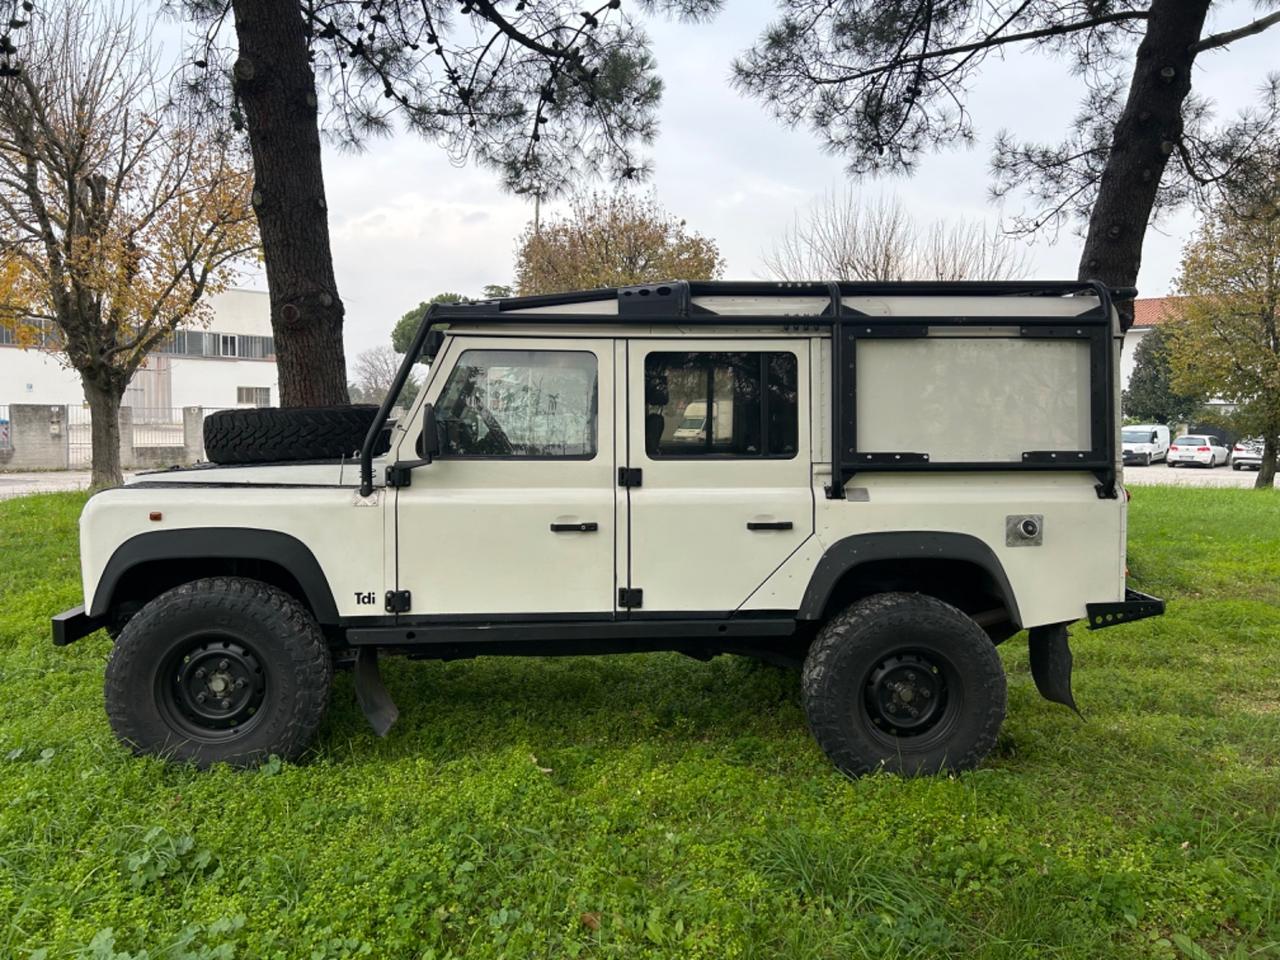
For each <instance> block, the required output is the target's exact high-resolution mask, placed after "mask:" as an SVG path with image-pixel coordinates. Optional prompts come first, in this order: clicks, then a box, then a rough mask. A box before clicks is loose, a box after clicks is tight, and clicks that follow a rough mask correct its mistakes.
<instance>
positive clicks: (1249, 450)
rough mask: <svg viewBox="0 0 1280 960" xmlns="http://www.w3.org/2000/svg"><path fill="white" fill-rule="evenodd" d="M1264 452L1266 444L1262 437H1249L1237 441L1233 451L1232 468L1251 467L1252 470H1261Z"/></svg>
mask: <svg viewBox="0 0 1280 960" xmlns="http://www.w3.org/2000/svg"><path fill="white" fill-rule="evenodd" d="M1263 452H1264V444H1263V442H1262V438H1261V437H1249V438H1247V439H1245V440H1238V441H1236V445H1235V447H1234V448H1233V449H1232V451H1231V469H1233V470H1243V469H1244V468H1245V467H1249V468H1250V469H1252V470H1261V469H1262V454H1263Z"/></svg>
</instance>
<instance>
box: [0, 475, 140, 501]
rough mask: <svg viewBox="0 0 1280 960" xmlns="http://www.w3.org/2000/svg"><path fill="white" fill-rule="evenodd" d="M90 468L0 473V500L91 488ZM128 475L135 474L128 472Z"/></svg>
mask: <svg viewBox="0 0 1280 960" xmlns="http://www.w3.org/2000/svg"><path fill="white" fill-rule="evenodd" d="M89 476H90V474H89V471H88V470H43V471H33V472H31V473H0V500H8V499H10V498H11V497H21V496H23V495H25V494H28V493H56V492H58V491H62V490H87V489H89ZM125 476H126V477H131V476H133V474H131V473H126V474H125Z"/></svg>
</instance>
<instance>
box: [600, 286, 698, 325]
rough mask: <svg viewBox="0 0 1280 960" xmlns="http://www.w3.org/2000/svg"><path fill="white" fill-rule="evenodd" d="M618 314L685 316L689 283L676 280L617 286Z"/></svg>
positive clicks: (687, 306) (687, 313)
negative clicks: (633, 285)
mask: <svg viewBox="0 0 1280 960" xmlns="http://www.w3.org/2000/svg"><path fill="white" fill-rule="evenodd" d="M618 314H619V316H624V317H687V316H688V315H689V284H688V283H686V282H685V281H683V280H676V281H673V282H671V283H646V284H643V285H640V286H635V287H619V288H618Z"/></svg>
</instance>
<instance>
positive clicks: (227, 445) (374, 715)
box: [53, 282, 1164, 775]
mask: <svg viewBox="0 0 1280 960" xmlns="http://www.w3.org/2000/svg"><path fill="white" fill-rule="evenodd" d="M1131 296H1133V291H1132V290H1125V291H1111V290H1108V289H1107V288H1106V287H1104V286H1102V285H1101V284H1098V283H1078V282H1052V283H1040V282H1016V283H895V284H866V283H830V284H823V283H804V284H777V283H685V282H672V283H664V284H654V285H650V286H641V287H626V288H621V289H617V290H590V291H585V292H580V293H568V294H560V295H554V296H541V297H525V298H516V299H507V300H496V301H487V302H482V303H469V304H459V305H437V306H434V307H432V308H431V310H430V311H429V312H428V314H427V316H426V318H425V320H424V322H423V325H422V327H421V329H420V330H419V331H418V334H417V337H416V340H415V342H414V344H413V347H412V348H411V350H410V352H409V354H408V356H407V357H406V360H405V363H404V365H403V366H402V368H401V369H400V371H399V375H398V377H397V380H396V385H395V389H394V390H393V391H392V394H391V396H389V397H388V398H387V400H386V401H385V402H384V403H383V404H382V407H381V408H380V409H377V410H374V409H372V408H364V409H361V408H342V409H325V410H256V411H229V412H226V413H222V414H216V415H214V416H212V417H211V418H209V420H208V422H207V424H206V447H207V452H208V455H209V458H210V460H212V461H214V462H213V463H210V464H201V465H199V466H196V467H191V468H186V469H173V470H168V471H164V472H158V473H150V474H143V475H141V476H139V477H137V478H136V479H135V480H133V481H132V482H131V483H128V484H126V485H125V486H123V487H120V488H117V489H113V490H107V491H105V492H102V493H99V494H97V495H96V496H94V497H93V498H92V499H91V500H90V501H89V503H88V505H87V506H86V507H85V510H84V514H83V516H82V518H81V521H80V526H81V563H82V566H83V575H84V596H85V605H84V606H83V607H77V608H75V609H74V610H68V611H66V612H65V613H62V614H60V615H58V616H57V617H55V618H54V621H53V638H54V642H55V643H57V644H65V643H70V642H71V641H73V640H76V639H77V638H79V637H83V636H85V635H87V634H89V633H91V632H93V631H95V630H98V629H100V628H104V627H105V628H106V629H107V630H108V631H109V632H110V633H111V634H112V635H113V636H114V637H115V646H114V649H113V650H112V652H111V656H110V659H109V661H108V663H107V668H106V706H107V713H108V715H109V717H110V722H111V726H112V728H113V729H114V730H115V732H116V734H117V735H118V736H119V737H120V739H121V740H123V741H124V742H125V743H127V744H128V745H129V746H130V747H132V748H133V749H134V750H135V751H137V752H139V753H151V754H161V755H164V756H167V757H172V758H175V759H179V760H187V761H192V762H195V763H197V764H200V765H208V764H211V763H216V762H219V761H225V762H228V763H232V764H241V765H246V764H253V763H256V762H259V761H261V760H262V759H263V758H265V757H266V756H268V755H270V754H277V755H280V756H282V757H286V758H292V757H298V756H299V755H300V754H302V753H303V752H304V751H305V749H306V747H307V745H308V743H309V741H310V740H311V739H312V737H313V735H314V734H315V732H316V730H317V727H318V726H319V724H320V722H321V719H322V717H323V714H324V711H325V707H326V705H327V703H328V699H329V692H330V685H331V680H332V672H333V667H334V664H338V665H340V666H351V667H353V668H354V670H355V689H356V693H357V697H358V699H359V700H360V703H361V705H362V707H363V709H364V710H365V712H366V714H367V716H368V717H369V719H370V721H371V722H372V724H373V726H374V728H375V729H376V730H377V731H378V732H379V733H386V731H387V729H388V728H389V727H390V726H391V724H392V722H393V721H394V720H395V717H396V715H397V710H396V707H395V705H394V704H393V703H392V702H391V700H390V698H389V697H388V695H387V692H386V690H385V688H384V687H383V685H382V682H381V679H380V677H379V674H378V656H379V655H380V654H389V653H399V654H406V655H408V656H410V657H418V658H438V659H452V658H463V657H475V656H481V655H509V654H536V655H547V654H598V653H627V652H636V651H652V650H675V651H679V652H681V653H685V654H688V655H690V656H693V657H697V658H708V657H711V656H714V655H716V654H720V653H736V654H745V655H749V656H757V657H762V658H765V659H769V660H773V661H781V662H790V663H795V664H803V674H802V677H803V679H802V696H803V701H804V709H805V712H806V714H807V716H808V720H809V725H810V727H811V729H812V731H813V734H814V736H815V737H816V738H817V741H818V743H819V744H820V746H821V747H822V749H823V750H824V751H825V752H826V754H827V756H829V757H830V758H831V760H832V762H833V763H834V764H835V765H836V766H837V767H838V768H839V769H840V770H842V771H844V772H845V773H847V774H850V775H857V774H861V773H865V772H867V771H870V770H875V769H877V768H880V767H883V768H886V769H888V770H892V771H900V772H903V773H908V774H914V773H922V772H933V771H939V770H956V769H963V768H966V767H972V766H974V765H975V764H977V763H978V762H979V761H980V760H981V759H982V758H983V756H984V755H985V754H986V753H987V752H988V751H989V750H990V749H991V747H992V745H993V744H994V743H995V740H996V735H997V732H998V731H999V729H1000V724H1001V721H1002V720H1003V718H1004V714H1005V703H1006V696H1005V677H1004V673H1003V671H1002V668H1001V663H1000V660H999V658H998V657H997V656H996V650H995V647H996V644H998V643H1000V642H1002V641H1003V640H1005V639H1007V638H1008V637H1010V636H1012V635H1013V634H1015V633H1017V632H1018V631H1019V630H1024V629H1025V630H1027V631H1028V636H1029V642H1030V653H1031V667H1032V671H1033V674H1034V677H1035V682H1036V685H1037V686H1038V688H1039V690H1040V692H1041V693H1042V694H1043V695H1044V696H1045V697H1047V698H1049V699H1050V700H1054V701H1057V702H1059V703H1063V704H1066V705H1067V706H1070V707H1074V702H1073V700H1072V695H1071V654H1070V651H1069V650H1068V646H1067V626H1068V624H1070V623H1072V622H1074V621H1077V620H1081V619H1084V620H1086V621H1087V623H1088V625H1089V627H1091V628H1098V627H1107V626H1112V625H1115V624H1121V623H1127V622H1129V621H1132V620H1136V619H1140V618H1142V617H1149V616H1155V615H1158V614H1160V613H1162V612H1163V609H1164V604H1163V602H1162V601H1160V600H1157V599H1155V598H1152V597H1147V596H1144V595H1142V594H1139V593H1137V592H1135V591H1133V590H1130V589H1127V588H1126V585H1125V500H1126V496H1125V493H1124V490H1123V488H1122V487H1121V486H1120V483H1119V472H1120V469H1121V464H1120V456H1121V454H1120V445H1119V442H1118V435H1119V431H1118V427H1117V420H1116V397H1117V387H1116V371H1117V366H1118V350H1119V346H1118V345H1119V343H1120V336H1121V334H1120V328H1119V324H1118V317H1117V315H1116V312H1115V310H1114V308H1113V304H1112V301H1113V298H1118V297H1131ZM423 358H425V359H429V360H430V362H431V366H430V372H429V375H428V376H427V379H426V383H425V386H424V387H423V389H422V390H421V392H420V394H419V397H418V401H417V402H416V404H415V405H414V406H413V407H412V408H411V409H410V410H409V411H408V412H407V413H406V414H404V415H403V416H402V417H400V418H399V419H398V421H397V422H395V423H394V425H392V426H390V427H388V425H387V424H388V420H389V415H390V411H391V409H392V406H393V403H394V400H395V396H396V394H397V393H398V392H399V391H400V389H401V388H402V387H403V386H404V383H405V381H406V379H407V378H408V376H409V374H410V371H411V370H412V368H413V366H414V364H415V363H416V362H418V361H419V360H420V359H423ZM356 454H358V455H356Z"/></svg>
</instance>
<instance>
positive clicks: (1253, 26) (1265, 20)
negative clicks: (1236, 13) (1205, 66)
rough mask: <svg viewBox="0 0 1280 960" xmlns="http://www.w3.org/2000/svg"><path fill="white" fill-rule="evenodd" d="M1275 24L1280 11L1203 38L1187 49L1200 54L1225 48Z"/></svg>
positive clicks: (1278, 18) (1279, 18)
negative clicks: (1217, 48)
mask: <svg viewBox="0 0 1280 960" xmlns="http://www.w3.org/2000/svg"><path fill="white" fill-rule="evenodd" d="M1277 23H1280V11H1276V12H1275V13H1271V14H1268V15H1267V16H1265V17H1259V18H1258V19H1257V20H1255V21H1253V23H1246V24H1245V25H1244V26H1243V27H1237V28H1236V29H1234V30H1227V31H1226V32H1224V33H1215V34H1213V35H1212V36H1208V37H1204V38H1202V39H1200V40H1197V41H1196V42H1195V43H1193V44H1192V45H1191V46H1190V47H1188V48H1187V49H1188V50H1190V51H1191V52H1192V53H1200V52H1201V51H1204V50H1212V49H1213V48H1214V47H1225V46H1226V45H1227V44H1229V43H1235V41H1237V40H1242V39H1244V38H1245V37H1251V36H1253V35H1254V34H1255V33H1261V32H1262V31H1263V30H1266V29H1267V28H1268V27H1274V26H1275V25H1276V24H1277Z"/></svg>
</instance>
